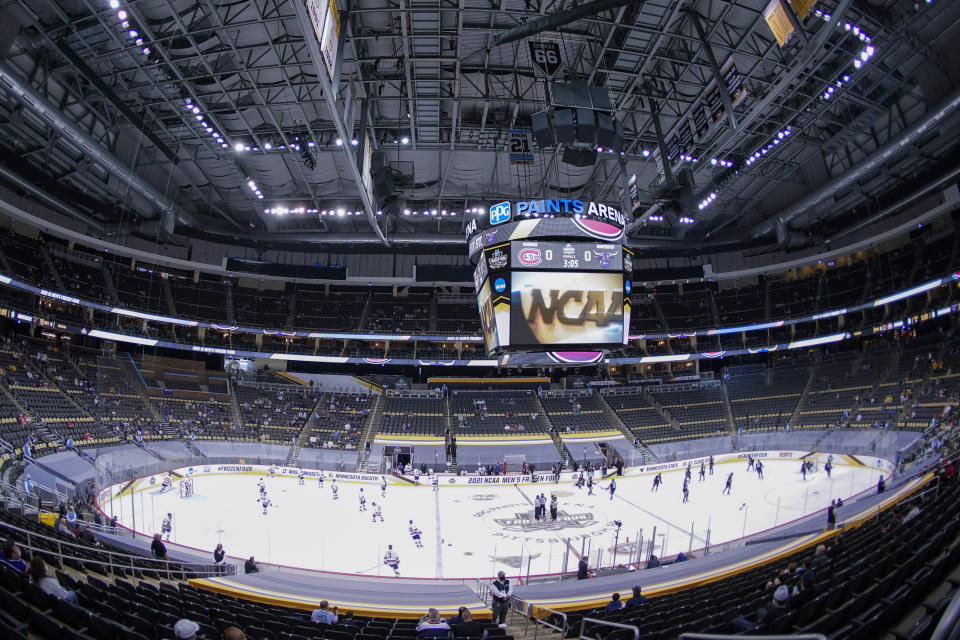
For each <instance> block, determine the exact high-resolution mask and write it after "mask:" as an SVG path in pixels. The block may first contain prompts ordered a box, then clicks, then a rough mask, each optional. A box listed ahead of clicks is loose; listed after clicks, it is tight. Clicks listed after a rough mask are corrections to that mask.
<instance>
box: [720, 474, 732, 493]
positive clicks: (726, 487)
mask: <svg viewBox="0 0 960 640" xmlns="http://www.w3.org/2000/svg"><path fill="white" fill-rule="evenodd" d="M731 487H733V471H731V472H730V475H728V476H727V483H726V484H725V485H723V491H721V492H720V493H721V494H724V493H725V494H727V495H730V488H731Z"/></svg>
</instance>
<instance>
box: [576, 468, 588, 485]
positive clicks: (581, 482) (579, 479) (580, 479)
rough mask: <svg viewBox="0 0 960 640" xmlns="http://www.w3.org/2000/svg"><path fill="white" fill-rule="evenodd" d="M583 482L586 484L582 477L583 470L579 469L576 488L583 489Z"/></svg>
mask: <svg viewBox="0 0 960 640" xmlns="http://www.w3.org/2000/svg"><path fill="white" fill-rule="evenodd" d="M584 484H586V481H585V480H584V479H583V471H581V472H580V475H579V476H577V482H576V486H577V489H583V485H584Z"/></svg>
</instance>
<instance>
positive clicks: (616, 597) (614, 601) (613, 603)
mask: <svg viewBox="0 0 960 640" xmlns="http://www.w3.org/2000/svg"><path fill="white" fill-rule="evenodd" d="M617 609H623V603H622V602H620V594H619V593H615V594H613V595H612V596H610V602H608V603H607V609H606V611H607V613H610V612H611V611H616V610H617Z"/></svg>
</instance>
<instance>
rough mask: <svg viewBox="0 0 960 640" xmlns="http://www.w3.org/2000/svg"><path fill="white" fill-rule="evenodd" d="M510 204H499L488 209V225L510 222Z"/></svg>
mask: <svg viewBox="0 0 960 640" xmlns="http://www.w3.org/2000/svg"><path fill="white" fill-rule="evenodd" d="M510 216H511V212H510V203H509V202H501V203H499V204H495V205H493V206H491V207H490V224H503V223H504V222H510Z"/></svg>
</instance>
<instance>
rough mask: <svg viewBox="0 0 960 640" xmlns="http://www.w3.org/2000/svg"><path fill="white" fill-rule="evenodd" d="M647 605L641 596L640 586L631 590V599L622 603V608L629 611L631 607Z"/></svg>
mask: <svg viewBox="0 0 960 640" xmlns="http://www.w3.org/2000/svg"><path fill="white" fill-rule="evenodd" d="M647 603H648V600H647V599H646V597H645V596H643V595H642V594H641V589H640V585H637V586H635V587H634V588H633V597H631V598H630V599H629V600H627V601H626V602H625V603H624V607H626V608H627V609H631V608H633V607H642V606H644V605H646V604H647Z"/></svg>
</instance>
